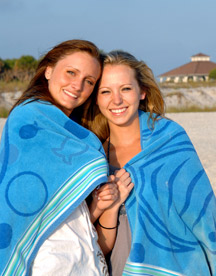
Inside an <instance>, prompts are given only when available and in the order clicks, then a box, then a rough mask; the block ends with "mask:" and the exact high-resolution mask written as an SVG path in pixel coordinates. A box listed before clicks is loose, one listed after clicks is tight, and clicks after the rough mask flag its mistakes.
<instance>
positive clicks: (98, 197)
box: [92, 175, 119, 211]
mask: <svg viewBox="0 0 216 276" xmlns="http://www.w3.org/2000/svg"><path fill="white" fill-rule="evenodd" d="M114 180H115V176H114V175H112V176H109V178H108V183H106V184H104V185H102V186H101V187H100V188H99V189H95V190H94V191H93V193H92V197H93V205H95V206H97V209H99V210H101V211H104V210H105V209H107V208H109V207H110V206H111V205H112V204H113V203H114V202H115V201H116V200H117V199H118V198H119V190H118V186H117V184H116V183H115V181H114Z"/></svg>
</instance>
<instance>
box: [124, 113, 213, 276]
mask: <svg viewBox="0 0 216 276" xmlns="http://www.w3.org/2000/svg"><path fill="white" fill-rule="evenodd" d="M139 120H140V131H141V147H142V151H141V152H140V153H139V154H138V155H136V156H135V157H134V158H133V159H131V160H130V161H129V162H128V163H127V164H126V165H125V169H126V170H127V171H128V172H129V173H130V174H131V176H132V181H133V183H135V187H134V189H133V191H132V192H131V194H130V196H129V198H128V200H127V201H126V210H127V215H128V219H129V223H130V227H131V234H132V244H131V252H130V255H129V258H128V260H127V263H126V266H125V268H124V272H123V275H163V276H165V275H187V276H191V275H200V276H201V275H202V276H204V275H205V276H208V275H216V200H215V195H214V192H213V190H212V187H211V184H210V182H209V179H208V177H207V175H206V173H205V171H204V169H203V167H202V165H201V163H200V160H199V158H198V155H197V153H196V151H195V149H194V147H193V145H192V143H191V141H190V139H189V137H188V136H187V134H186V132H185V130H184V129H183V128H182V127H181V126H179V125H178V124H177V123H175V122H173V121H171V120H168V119H165V118H161V119H159V120H158V121H156V123H155V127H154V129H153V130H152V129H150V128H149V126H151V121H150V122H149V123H150V124H148V114H147V113H144V112H141V111H140V112H139ZM200 131H202V130H201V129H200Z"/></svg>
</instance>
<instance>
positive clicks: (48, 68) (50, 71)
mask: <svg viewBox="0 0 216 276" xmlns="http://www.w3.org/2000/svg"><path fill="white" fill-rule="evenodd" d="M51 74H52V67H50V66H47V68H46V71H45V74H44V75H45V78H46V79H47V80H49V79H50V77H51Z"/></svg>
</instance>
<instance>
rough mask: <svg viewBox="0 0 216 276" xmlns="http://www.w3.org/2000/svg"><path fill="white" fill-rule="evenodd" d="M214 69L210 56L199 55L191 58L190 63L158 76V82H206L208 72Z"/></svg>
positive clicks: (215, 66) (215, 65)
mask: <svg viewBox="0 0 216 276" xmlns="http://www.w3.org/2000/svg"><path fill="white" fill-rule="evenodd" d="M215 68H216V63H215V62H212V61H210V56H207V55H204V54H202V53H199V54H197V55H194V56H191V62H189V63H186V64H184V65H182V66H179V67H177V68H175V69H173V70H170V71H168V72H166V73H163V74H161V75H159V78H160V82H175V83H177V82H188V81H194V82H196V81H207V80H208V76H209V72H210V71H211V70H212V69H215Z"/></svg>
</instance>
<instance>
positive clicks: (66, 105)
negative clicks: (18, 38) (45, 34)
mask: <svg viewBox="0 0 216 276" xmlns="http://www.w3.org/2000/svg"><path fill="white" fill-rule="evenodd" d="M100 75H101V55H100V52H99V50H98V48H97V47H96V46H95V45H94V44H93V43H91V42H89V41H85V40H69V41H65V42H62V43H60V44H59V45H57V46H55V47H54V48H53V49H51V50H50V51H49V52H48V53H47V54H46V55H45V56H44V57H43V58H42V59H41V60H40V62H39V65H38V68H37V70H36V73H35V76H34V77H33V79H32V81H31V82H30V84H29V86H28V88H27V89H26V91H24V93H23V95H22V96H21V97H20V99H18V100H17V102H16V104H15V105H14V107H13V108H12V111H11V113H10V115H9V117H8V119H7V122H6V124H5V128H4V131H3V134H2V139H1V146H0V189H1V193H0V197H1V198H0V202H1V205H0V213H1V216H0V273H1V275H37V276H39V275H46V276H47V275H60V274H62V275H79V274H80V275H84V274H85V275H107V268H106V263H105V261H104V257H103V254H102V252H101V250H100V248H99V246H98V244H97V234H96V231H95V230H94V227H93V226H92V224H91V221H92V222H94V221H95V220H96V219H97V217H98V216H99V215H101V213H102V212H103V210H104V209H105V208H107V207H109V205H110V204H112V203H113V202H114V201H115V199H116V198H117V197H118V190H117V188H116V184H115V181H114V180H115V179H114V178H112V183H108V184H105V185H104V186H103V187H102V188H100V189H99V190H98V196H99V197H100V200H99V201H98V198H97V199H94V200H93V202H92V205H91V206H90V209H91V214H89V210H88V208H87V205H86V203H85V198H86V197H87V196H88V195H89V194H90V193H91V192H92V191H93V190H94V189H95V188H96V187H97V186H98V185H100V184H102V183H106V182H107V163H106V160H105V157H104V152H103V149H102V146H101V143H100V141H99V140H98V138H97V137H96V136H95V135H94V134H93V133H91V132H90V131H88V130H87V129H85V128H83V127H82V126H80V125H79V124H77V123H76V122H75V121H74V120H71V119H70V118H69V116H71V115H72V116H73V115H74V113H75V112H74V110H76V109H77V108H79V107H80V106H82V104H83V103H84V102H85V101H86V100H87V99H88V97H89V96H90V95H91V93H92V92H93V89H94V87H95V85H96V83H97V81H98V79H99V77H100ZM90 219H91V221H90Z"/></svg>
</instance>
